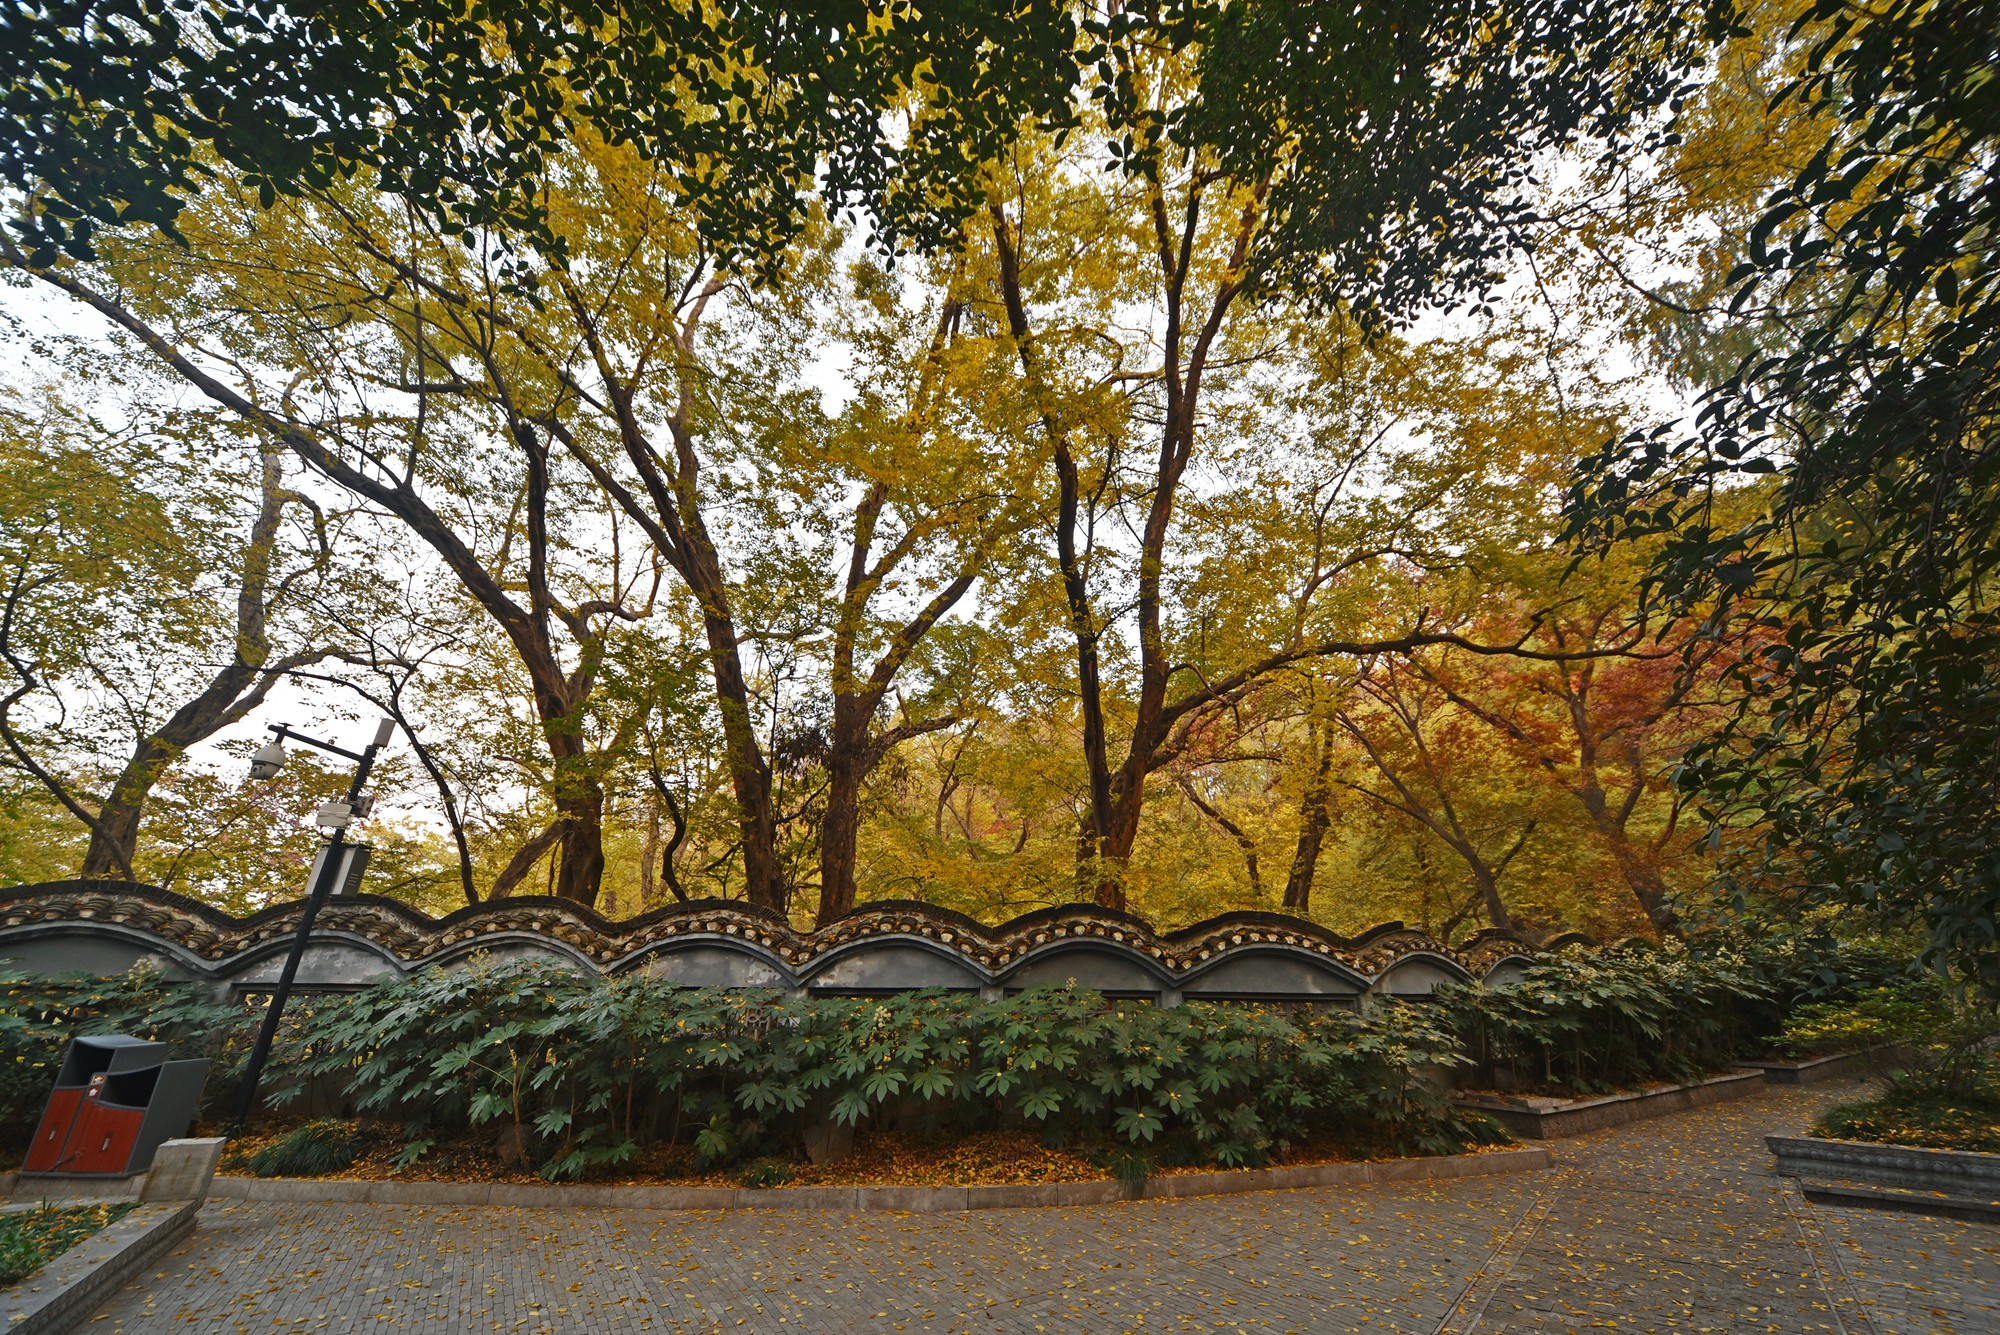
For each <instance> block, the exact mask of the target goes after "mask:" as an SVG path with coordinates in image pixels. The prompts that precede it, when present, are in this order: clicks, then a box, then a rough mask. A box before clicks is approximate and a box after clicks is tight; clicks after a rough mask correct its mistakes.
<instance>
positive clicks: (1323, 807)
mask: <svg viewBox="0 0 2000 1335" xmlns="http://www.w3.org/2000/svg"><path fill="white" fill-rule="evenodd" d="M1311 736H1312V744H1313V747H1314V750H1315V752H1316V754H1315V757H1314V761H1313V772H1312V777H1311V778H1309V779H1308V780H1307V781H1306V791H1305V796H1303V797H1302V798H1300V799H1299V842H1298V846H1297V848H1296V849H1294V850H1293V853H1292V871H1291V875H1289V876H1287V877H1286V878H1285V908H1286V910H1287V911H1288V912H1291V913H1298V914H1303V913H1305V912H1306V911H1307V910H1309V909H1310V908H1311V907H1312V892H1313V878H1314V877H1315V876H1317V875H1318V873H1319V853H1320V848H1321V846H1322V845H1324V844H1325V843H1326V831H1327V826H1328V825H1329V824H1331V823H1332V811H1331V810H1330V801H1329V799H1330V798H1331V797H1332V785H1331V784H1330V783H1329V779H1330V778H1331V776H1332V774H1333V739H1332V738H1331V737H1327V736H1322V735H1321V730H1320V729H1318V728H1314V729H1312V733H1311Z"/></svg>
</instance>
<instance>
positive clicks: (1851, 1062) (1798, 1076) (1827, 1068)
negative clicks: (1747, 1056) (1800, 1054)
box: [1742, 1044, 1911, 1085]
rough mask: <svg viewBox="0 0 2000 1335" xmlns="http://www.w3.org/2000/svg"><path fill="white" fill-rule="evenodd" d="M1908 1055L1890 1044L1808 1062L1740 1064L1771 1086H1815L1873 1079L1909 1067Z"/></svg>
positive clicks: (1905, 1050)
mask: <svg viewBox="0 0 2000 1335" xmlns="http://www.w3.org/2000/svg"><path fill="white" fill-rule="evenodd" d="M1910 1056H1911V1054H1910V1051H1909V1049H1907V1048H1901V1047H1897V1046H1895V1045H1893V1044H1890V1045H1885V1046H1883V1047H1879V1048H1865V1049H1863V1050H1862V1051H1860V1052H1836V1053H1834V1054H1833V1055H1832V1056H1831V1057H1814V1058H1812V1059H1811V1060H1808V1061H1796V1062H1795V1061H1761V1062H1743V1063H1742V1065H1744V1066H1749V1067H1754V1068H1755V1069H1757V1070H1760V1071H1762V1072H1763V1073H1764V1079H1765V1080H1767V1081H1769V1082H1770V1083H1771V1084H1774V1085H1817V1084H1819V1083H1820V1082H1821V1081H1823V1080H1847V1079H1851V1078H1852V1077H1854V1076H1858V1075H1875V1074H1877V1073H1879V1072H1882V1071H1888V1070H1894V1069H1895V1068H1897V1067H1901V1066H1907V1065H1909V1063H1910Z"/></svg>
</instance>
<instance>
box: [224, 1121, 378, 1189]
mask: <svg viewBox="0 0 2000 1335" xmlns="http://www.w3.org/2000/svg"><path fill="white" fill-rule="evenodd" d="M361 1144H362V1137H361V1134H360V1132H359V1131H357V1130H356V1129H355V1128H354V1127H351V1126H348V1125H347V1124H346V1123H344V1122H332V1121H322V1122H308V1123H306V1124H305V1125H304V1126H302V1127H300V1128H298V1129H297V1130H296V1131H291V1132H288V1133H286V1134H285V1135H284V1136H282V1137H280V1138H279V1139H277V1140H275V1141H272V1142H271V1143H270V1144H269V1145H266V1146H265V1147H264V1148H263V1149H261V1150H258V1151H257V1152H256V1153H255V1154H253V1155H251V1156H250V1158H249V1159H248V1160H247V1161H246V1162H245V1164H244V1166H245V1167H246V1168H248V1169H249V1170H250V1171H251V1173H252V1174H253V1175H255V1176H257V1177H324V1176H325V1175H326V1174H328V1173H338V1172H342V1171H344V1170H346V1169H348V1168H351V1167H353V1166H354V1160H355V1156H356V1155H357V1154H359V1153H360V1150H361Z"/></svg>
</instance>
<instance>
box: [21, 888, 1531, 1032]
mask: <svg viewBox="0 0 2000 1335" xmlns="http://www.w3.org/2000/svg"><path fill="white" fill-rule="evenodd" d="M297 912H298V906H297V905H280V906H277V907H274V908H272V909H269V910H266V911H264V912H263V913H260V914H258V915H256V916H255V917H252V918H247V919H235V918H230V917H229V916H228V915H226V914H222V913H219V912H217V911H216V910H214V909H212V908H208V907H206V906H204V905H200V904H197V903H195V902H194V901H190V900H185V899H182V898H181V897H179V896H176V895H169V894H166V893H165V892H161V891H157V890H151V889H149V888H147V887H133V886H129V885H125V884H122V883H119V884H112V883H105V882H57V883H51V884H50V885H48V886H45V887H25V888H22V889H17V890H12V891H0V964H4V966H5V967H12V968H16V969H20V970H23V971H25V972H28V973H38V974H45V975H55V974H97V975H108V974H119V973H124V972H126V971H128V970H130V969H131V968H133V967H134V966H135V965H140V964H144V965H148V966H150V967H153V968H157V969H159V970H160V971H161V972H163V973H164V974H165V975H166V976H167V977H169V978H174V979H189V980H200V981H204V982H207V983H208V984H210V985H211V986H212V987H213V988H214V989H215V991H216V993H217V994H218V995H220V996H227V995H232V994H241V993H244V992H259V991H266V990H268V989H269V988H270V987H271V986H272V985H273V984H275V982H276V981H277V978H278V975H279V972H280V970H281V968H282V966H283V962H284V958H285V953H286V951H287V949H288V948H289V946H290V943H291V934H292V930H293V925H294V924H295V923H296V921H297ZM1527 958H1528V954H1527V951H1526V948H1525V947H1521V946H1519V945H1518V943H1515V942H1513V940H1512V939H1511V938H1508V939H1506V940H1504V941H1499V940H1486V939H1482V938H1475V941H1474V942H1473V944H1472V948H1471V949H1470V950H1469V951H1453V950H1451V949H1449V948H1447V947H1444V946H1441V945H1439V944H1437V943H1436V942H1433V941H1431V940H1430V939H1429V938H1428V937H1425V936H1423V934H1421V933H1418V932H1412V931H1409V930H1408V929H1405V928H1403V927H1402V926H1401V924H1394V923H1391V924H1384V925H1383V926H1382V927H1379V928H1376V929H1372V930H1371V931H1370V932H1367V933H1364V934H1363V935H1362V936H1360V937H1356V938H1351V939H1350V938H1341V937H1336V936H1333V935H1332V934H1331V933H1328V932H1327V931H1326V930H1325V929H1324V928H1321V927H1318V926H1316V925H1314V924H1311V923H1307V922H1303V921H1301V920H1298V919H1292V918H1285V917H1283V916H1281V915H1277V914H1249V913H1243V914H1231V915H1224V916H1223V917H1221V918H1217V919H1212V920H1210V922H1209V923H1206V924H1197V925H1196V926H1195V927H1191V928H1188V929H1185V930H1184V931H1181V932H1178V933H1175V934H1174V935H1172V936H1160V935H1157V934H1155V933H1154V932H1153V931H1152V930H1151V929H1149V928H1147V927H1146V926H1145V925H1144V924H1143V923H1139V922H1138V921H1137V920H1135V919H1131V918H1129V917H1127V916H1124V915H1118V914H1115V913H1108V912H1106V911H1103V910H1100V909H1098V908H1096V907H1095V906H1093V905H1073V906H1069V907H1067V908H1063V909H1055V910H1043V911H1041V912H1038V913H1034V914H1028V915H1025V916H1024V917H1022V918H1019V919H1016V920H1015V921H1014V922H1012V923H1009V924H1005V925H1003V926H1001V927H997V928H989V927H986V926H984V925H982V924H978V923H975V922H972V921H971V920H970V919H964V918H959V917H957V916H956V915H952V914H948V913H946V912H944V911H942V910H937V909H933V908H930V907H929V906H925V905H911V904H895V905H885V906H871V907H870V908H869V909H866V910H863V911H861V912H860V913H858V914H857V915H855V916H854V917H851V918H849V919H843V920H842V921H841V922H840V923H838V924H835V925H834V926H832V927H830V928H826V929H821V930H820V931H818V932H810V933H808V932H801V931H796V930H794V929H793V928H792V927H791V926H790V924H788V923H786V922H785V921H784V920H783V919H781V918H777V917H775V916H774V915H770V914H768V913H763V912H760V911H756V910H752V909H749V908H747V907H746V906H743V905H740V904H733V903H719V902H716V901H706V902H697V903H694V904H688V905H683V906H678V907H675V908H673V909H669V910H663V911H660V912H656V913H654V914H651V915H648V916H647V917H645V918H641V919H634V920H632V921H630V922H619V923H609V922H605V921H604V920H603V919H599V918H597V917H595V915H592V914H590V913H589V911H588V910H584V909H580V908H578V907H577V906H575V905H569V904H564V903H562V902H560V901H550V900H541V899H510V900H502V901H495V902H494V903H492V904H484V905H480V906H477V907H476V908H472V909H467V910H463V911H461V912H459V913H455V914H453V915H451V916H450V917H448V918H444V919H432V918H427V917H425V916H424V915H422V914H419V913H416V912H414V911H413V910H410V909H408V908H407V907H404V906H402V905H399V904H395V903H393V902H392V901H388V900H381V899H375V898H372V897H369V896H360V897H345V896H342V897H336V899H334V900H333V901H331V902H330V903H329V904H328V905H327V906H326V908H325V910H324V911H323V912H322V913H321V915H320V917H319V920H318V924H317V925H316V927H315V930H314V937H313V941H312V943H311V945H310V946H309V947H308V949H307V952H306V955H305V958H304V961H303V964H302V966H301V968H300V971H299V978H298V983H299V986H300V987H302V988H304V989H305V990H307V991H312V990H329V991H333V990H338V991H346V990H352V989H355V988H359V987H365V986H367V985H369V984H371V983H374V982H376V981H378V980H381V979H385V978H395V977H401V976H406V975H408V974H409V973H411V972H413V971H416V970H419V969H426V968H446V969H456V968H463V967H465V966H467V965H468V964H470V963H471V962H472V961H474V960H477V959H486V960H493V961H506V960H516V959H542V960H548V961H551V962H554V963H558V964H562V965H565V966H567V967H572V968H577V969H584V970H601V971H603V972H607V973H621V972H626V971H632V970H639V971H643V972H645V973H647V974H650V975H652V976H655V977H659V978H664V979H669V980H671V981H673V982H676V983H680V984H684V985H688V986H711V987H773V988H783V989H788V990H794V991H807V992H812V993H817V994H823V995H832V994H842V993H860V994H870V993H887V992H899V991H908V990H914V989H918V988H944V989H947V990H951V991H959V992H969V993H978V994H980V995H983V996H989V997H998V996H1004V995H1007V994H1008V993H1010V992H1016V991H1020V990H1023V989H1026V988H1030V987H1035V986H1040V985H1055V986H1063V985H1068V984H1074V985H1075V986H1078V987H1083V988H1088V989H1091V990H1094V991H1099V992H1104V993H1107V994H1110V995H1113V996H1121V997H1133V998H1137V999H1142V1000H1150V1001H1153V1002H1155V1003H1157V1004H1160V1005H1166V1006H1173V1005H1179V1004H1180V1003H1181V1002H1182V1001H1183V1000H1201V999H1204V998H1213V999H1230V1000H1251V1001H1271V1002H1286V1003H1292V1002H1297V1003H1310V1004H1318V1005H1335V1006H1344V1007H1352V1006H1355V1005H1357V1004H1359V1003H1360V1002H1361V1001H1362V1000H1363V999H1364V998H1367V997H1390V998H1422V997H1427V996H1429V995H1430V994H1431V993H1432V992H1433V991H1434V990H1435V989H1436V988H1437V987H1438V986H1440V985H1441V984H1444V983H1447V982H1462V981H1467V980H1472V979H1477V978H1481V977H1486V976H1488V973H1489V971H1490V975H1491V977H1492V979H1493V980H1494V981H1511V980H1512V979H1514V978H1517V977H1518V976H1519V973H1520V970H1521V968H1522V966H1523V964H1524V963H1525V961H1526V960H1527Z"/></svg>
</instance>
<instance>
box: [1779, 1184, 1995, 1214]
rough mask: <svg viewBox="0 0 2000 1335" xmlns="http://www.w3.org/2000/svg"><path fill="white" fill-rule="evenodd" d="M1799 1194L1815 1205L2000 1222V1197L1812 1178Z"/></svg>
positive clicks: (1801, 1187)
mask: <svg viewBox="0 0 2000 1335" xmlns="http://www.w3.org/2000/svg"><path fill="white" fill-rule="evenodd" d="M1799 1194H1800V1195H1801V1196H1804V1197H1805V1198H1806V1199H1807V1200H1809V1201H1811V1202H1813V1203H1814V1204H1815V1205H1838V1206H1845V1207H1849V1208H1858V1209H1864V1210H1896V1211H1900V1212H1901V1213H1903V1214H1924V1215H1934V1216H1936V1217H1938V1218H1941V1219H1968V1220H1971V1221H1972V1222H1973V1223H1975V1224H2000V1200H1981V1199H1979V1198H1978V1197H1976V1196H1951V1195H1937V1194H1935V1193H1932V1192H1923V1191H1904V1190H1900V1189H1898V1188H1895V1187H1863V1186H1858V1185H1856V1184H1854V1183H1852V1182H1811V1181H1801V1182H1800V1183H1799Z"/></svg>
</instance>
